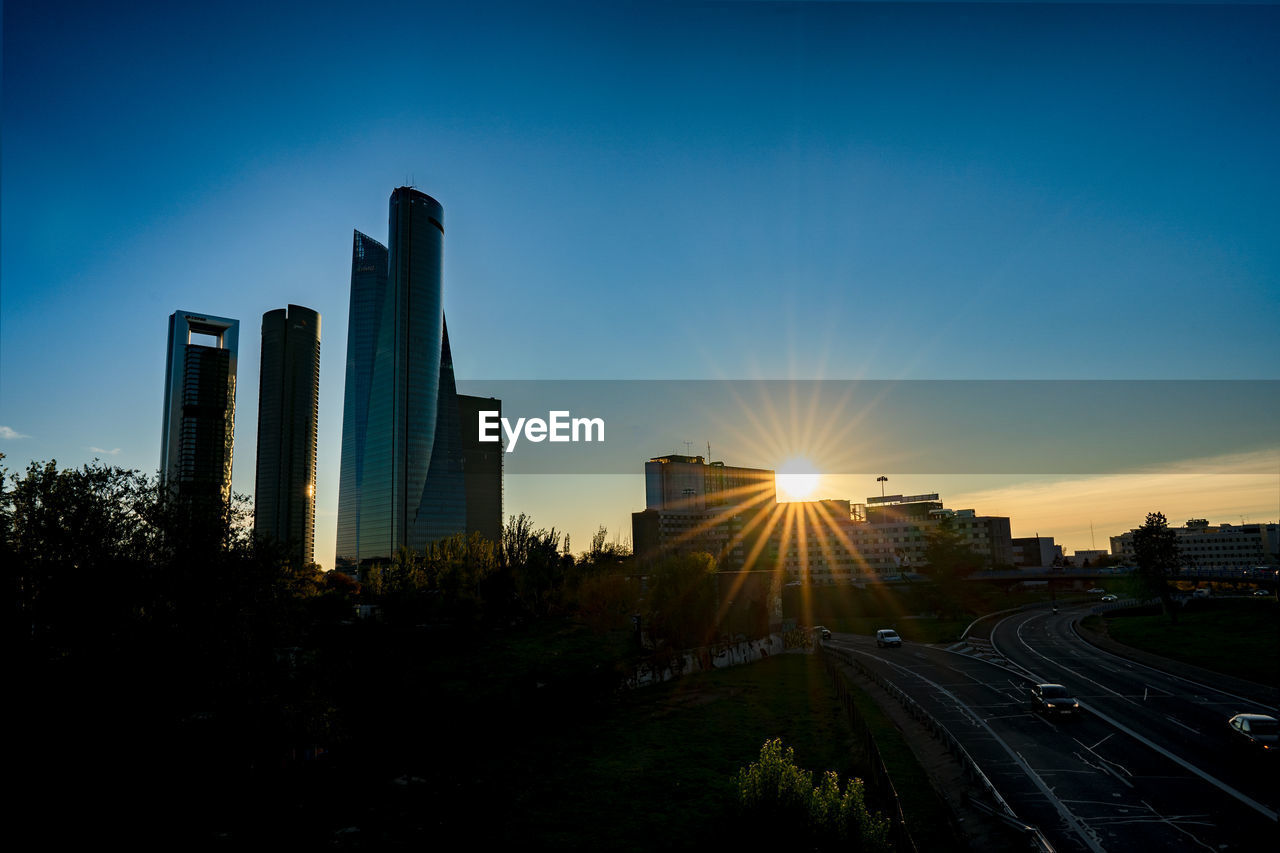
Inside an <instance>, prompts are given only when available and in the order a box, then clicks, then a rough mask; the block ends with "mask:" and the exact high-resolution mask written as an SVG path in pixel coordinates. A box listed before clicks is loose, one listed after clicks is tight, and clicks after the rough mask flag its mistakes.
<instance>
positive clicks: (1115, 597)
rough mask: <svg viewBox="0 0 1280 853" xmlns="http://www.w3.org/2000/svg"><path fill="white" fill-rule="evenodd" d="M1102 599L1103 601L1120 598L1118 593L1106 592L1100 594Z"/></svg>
mask: <svg viewBox="0 0 1280 853" xmlns="http://www.w3.org/2000/svg"><path fill="white" fill-rule="evenodd" d="M1102 600H1103V601H1119V600H1120V596H1118V595H1111V594H1110V593H1108V594H1106V595H1104V596H1102Z"/></svg>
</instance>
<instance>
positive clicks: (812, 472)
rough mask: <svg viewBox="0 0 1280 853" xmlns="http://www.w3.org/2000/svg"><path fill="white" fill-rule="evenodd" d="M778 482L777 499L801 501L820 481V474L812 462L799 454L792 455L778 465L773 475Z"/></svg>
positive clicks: (809, 494)
mask: <svg viewBox="0 0 1280 853" xmlns="http://www.w3.org/2000/svg"><path fill="white" fill-rule="evenodd" d="M775 480H776V481H777V484H778V500H780V501H802V500H805V499H806V498H808V497H810V496H811V495H812V494H813V493H814V491H815V490H817V488H818V484H819V483H820V482H822V475H821V474H819V473H818V469H817V468H815V467H813V463H812V462H810V461H809V460H808V459H805V458H803V457H800V456H793V457H792V458H790V459H788V460H787V461H786V462H783V463H782V464H781V465H779V466H778V472H777V474H776V475H775Z"/></svg>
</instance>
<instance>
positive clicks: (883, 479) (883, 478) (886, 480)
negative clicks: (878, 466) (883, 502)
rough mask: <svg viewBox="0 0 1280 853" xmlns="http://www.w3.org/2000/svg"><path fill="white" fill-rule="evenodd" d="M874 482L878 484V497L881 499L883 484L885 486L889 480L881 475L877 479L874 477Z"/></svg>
mask: <svg viewBox="0 0 1280 853" xmlns="http://www.w3.org/2000/svg"><path fill="white" fill-rule="evenodd" d="M876 482H877V483H879V484H880V497H882V498H883V497H884V484H885V483H887V482H889V478H888V477H886V476H885V475H884V474H881V475H880V476H879V477H876Z"/></svg>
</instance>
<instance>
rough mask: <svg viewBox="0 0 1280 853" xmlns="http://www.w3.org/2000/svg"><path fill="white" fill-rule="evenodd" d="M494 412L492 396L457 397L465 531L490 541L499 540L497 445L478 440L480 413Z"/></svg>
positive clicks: (495, 405) (500, 451) (499, 410)
mask: <svg viewBox="0 0 1280 853" xmlns="http://www.w3.org/2000/svg"><path fill="white" fill-rule="evenodd" d="M481 412H497V413H498V417H502V401H501V400H498V399H496V398H494V397H472V396H469V395H467V394H459V395H458V420H459V422H460V426H461V435H462V478H463V485H464V488H465V491H466V498H467V532H468V533H470V532H475V533H479V534H480V535H481V536H483V537H484V538H485V539H488V540H489V541H490V542H498V541H500V540H501V539H502V460H503V456H504V455H505V454H504V453H503V447H502V443H501V442H497V443H494V442H488V441H481V440H480V413H481Z"/></svg>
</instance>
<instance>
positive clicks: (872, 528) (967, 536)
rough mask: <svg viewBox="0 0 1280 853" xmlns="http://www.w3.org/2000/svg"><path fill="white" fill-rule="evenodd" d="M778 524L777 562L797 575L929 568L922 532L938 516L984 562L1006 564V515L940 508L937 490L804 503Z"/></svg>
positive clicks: (1009, 549) (818, 579)
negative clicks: (780, 527) (786, 521)
mask: <svg viewBox="0 0 1280 853" xmlns="http://www.w3.org/2000/svg"><path fill="white" fill-rule="evenodd" d="M791 506H792V507H794V508H795V509H794V512H795V513H796V516H795V517H794V518H793V520H792V522H791V525H790V529H791V530H792V531H793V532H790V533H788V532H786V530H787V527H786V526H785V525H784V526H783V530H784V533H783V540H782V542H781V544H780V553H781V556H782V562H783V566H784V567H785V568H786V569H787V572H788V573H789V574H790V575H791V576H792V577H794V578H795V579H796V580H807V581H810V582H815V583H839V582H848V581H854V580H858V579H859V578H862V579H867V578H874V577H876V576H884V575H889V576H897V575H899V574H901V573H903V572H915V571H922V572H927V571H928V561H927V560H926V557H925V552H926V549H927V548H928V546H929V533H930V531H932V530H933V529H935V528H936V527H937V526H938V525H939V524H941V523H943V522H944V521H946V522H948V523H949V524H950V526H951V529H952V530H953V531H955V533H956V534H957V535H958V536H959V538H960V541H961V543H962V544H964V545H966V546H968V547H969V548H970V549H971V550H972V551H974V552H975V553H976V554H977V555H978V557H979V558H980V560H981V562H982V564H983V565H984V566H985V567H986V568H991V567H994V566H1005V565H1010V564H1012V562H1013V544H1012V537H1011V536H1010V524H1009V519H1008V518H1007V517H1005V516H980V515H978V514H977V513H976V512H974V510H972V509H959V510H953V509H947V508H946V507H945V506H943V504H942V501H941V500H940V499H939V496H938V495H937V494H936V493H933V494H927V495H907V496H904V495H887V496H883V497H869V498H867V502H866V503H865V504H850V503H848V502H846V501H834V500H827V501H806V502H803V503H794V504H791Z"/></svg>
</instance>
